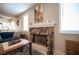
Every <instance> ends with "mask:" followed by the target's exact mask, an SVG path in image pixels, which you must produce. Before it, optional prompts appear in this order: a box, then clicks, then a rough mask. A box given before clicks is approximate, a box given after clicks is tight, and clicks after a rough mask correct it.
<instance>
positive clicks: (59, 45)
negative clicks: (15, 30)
mask: <svg viewBox="0 0 79 59" xmlns="http://www.w3.org/2000/svg"><path fill="white" fill-rule="evenodd" d="M25 14H28V15H29V27H30V26H31V25H30V23H32V25H33V24H35V23H34V8H31V9H30V10H28V11H27V12H25ZM23 15H24V14H23ZM23 15H21V16H20V18H19V19H20V21H22V16H23ZM49 20H50V21H52V22H56V24H55V29H54V32H55V40H54V54H58V55H59V54H65V40H74V41H79V35H76V34H75V35H74V34H61V33H59V4H55V3H52V4H44V22H47V21H49ZM20 28H22V24H21V26H20ZM21 30H22V29H21Z"/></svg>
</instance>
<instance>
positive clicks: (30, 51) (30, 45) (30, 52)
mask: <svg viewBox="0 0 79 59" xmlns="http://www.w3.org/2000/svg"><path fill="white" fill-rule="evenodd" d="M29 54H30V55H32V43H29Z"/></svg>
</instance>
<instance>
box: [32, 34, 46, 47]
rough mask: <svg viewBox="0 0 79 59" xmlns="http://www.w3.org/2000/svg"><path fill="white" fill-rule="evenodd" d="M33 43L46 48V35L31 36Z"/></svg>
mask: <svg viewBox="0 0 79 59" xmlns="http://www.w3.org/2000/svg"><path fill="white" fill-rule="evenodd" d="M33 42H34V43H37V44H39V45H42V46H45V47H47V35H40V34H33Z"/></svg>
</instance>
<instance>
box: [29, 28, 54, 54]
mask: <svg viewBox="0 0 79 59" xmlns="http://www.w3.org/2000/svg"><path fill="white" fill-rule="evenodd" d="M34 34H35V35H41V36H42V35H46V36H47V54H49V55H51V54H53V49H54V46H53V45H54V43H53V42H54V27H36V28H30V37H31V39H32V42H33V39H34V37H33V35H34Z"/></svg>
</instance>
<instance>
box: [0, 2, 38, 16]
mask: <svg viewBox="0 0 79 59" xmlns="http://www.w3.org/2000/svg"><path fill="white" fill-rule="evenodd" d="M34 5H36V4H35V3H0V15H4V16H8V17H13V16H16V15H19V14H21V13H22V12H24V11H25V10H28V9H29V8H31V7H33V6H34Z"/></svg>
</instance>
